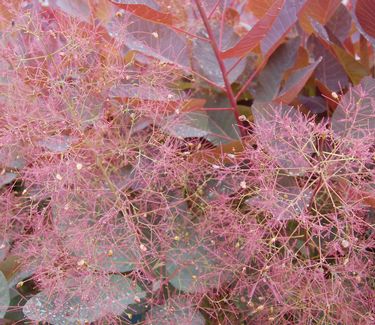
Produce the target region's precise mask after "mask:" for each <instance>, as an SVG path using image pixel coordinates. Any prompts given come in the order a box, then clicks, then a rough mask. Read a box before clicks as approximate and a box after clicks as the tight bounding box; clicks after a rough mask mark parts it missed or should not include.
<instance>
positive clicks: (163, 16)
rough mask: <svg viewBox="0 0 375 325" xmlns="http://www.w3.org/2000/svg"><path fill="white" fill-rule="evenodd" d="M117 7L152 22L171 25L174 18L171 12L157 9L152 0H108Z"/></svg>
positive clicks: (174, 20)
mask: <svg viewBox="0 0 375 325" xmlns="http://www.w3.org/2000/svg"><path fill="white" fill-rule="evenodd" d="M109 1H111V2H112V3H113V4H114V5H116V6H117V7H119V8H121V9H124V10H126V11H128V12H130V13H132V14H133V15H136V16H138V17H141V18H143V19H146V20H150V21H152V22H154V23H158V24H165V25H173V24H174V23H175V22H176V20H177V19H176V18H175V17H174V16H172V15H171V14H168V13H164V12H161V11H159V6H158V5H157V4H156V3H155V2H154V1H152V0H116V1H114V0H109Z"/></svg>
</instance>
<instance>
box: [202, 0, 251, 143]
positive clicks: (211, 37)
mask: <svg viewBox="0 0 375 325" xmlns="http://www.w3.org/2000/svg"><path fill="white" fill-rule="evenodd" d="M195 4H196V5H197V8H198V11H199V14H200V16H201V18H202V20H203V24H204V26H205V28H206V31H207V34H208V39H209V41H210V43H211V46H212V49H213V51H214V53H215V57H216V60H217V62H218V64H219V68H220V71H221V74H222V76H223V81H224V85H225V90H226V93H227V96H228V100H229V102H230V104H231V106H232V107H233V112H234V115H235V118H236V121H237V124H238V127H239V129H240V132H241V136H242V137H244V136H245V135H246V131H245V129H244V128H243V127H242V123H241V120H240V114H239V112H238V108H237V101H236V98H235V96H234V93H233V90H232V87H231V84H230V82H229V80H228V76H227V71H226V68H225V65H224V62H223V59H222V58H221V57H220V50H219V47H218V45H217V43H216V40H215V37H214V33H213V31H212V28H211V26H210V23H209V21H208V17H207V15H206V12H205V11H204V8H203V5H202V2H201V0H195Z"/></svg>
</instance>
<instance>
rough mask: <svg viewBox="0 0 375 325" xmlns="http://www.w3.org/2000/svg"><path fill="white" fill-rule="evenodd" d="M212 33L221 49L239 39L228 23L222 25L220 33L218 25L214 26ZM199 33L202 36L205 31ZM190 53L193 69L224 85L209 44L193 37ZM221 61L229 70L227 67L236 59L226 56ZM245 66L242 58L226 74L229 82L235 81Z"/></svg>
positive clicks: (217, 83) (219, 84)
mask: <svg viewBox="0 0 375 325" xmlns="http://www.w3.org/2000/svg"><path fill="white" fill-rule="evenodd" d="M213 33H214V36H215V39H216V42H217V44H221V47H222V48H223V49H226V48H229V47H231V46H233V44H235V43H236V42H237V41H238V39H239V36H238V35H237V34H236V33H235V32H234V30H233V28H232V27H231V26H228V25H224V28H223V31H222V33H220V27H219V26H218V25H216V26H214V28H213ZM199 34H200V35H201V36H204V34H205V31H204V30H202V31H200V32H199ZM220 36H221V39H220ZM192 54H193V55H192V68H193V70H194V71H196V72H198V73H199V74H201V75H203V76H204V77H206V78H207V79H208V80H210V81H212V82H213V83H215V84H216V85H218V86H220V87H224V79H223V75H222V72H221V70H220V67H219V63H218V61H217V58H216V55H215V53H214V50H213V49H212V46H211V44H210V43H208V42H204V41H202V40H200V39H195V40H194V41H193V53H192ZM223 61H224V65H225V67H226V70H227V71H229V69H231V67H232V66H233V65H234V64H235V63H236V62H237V59H235V58H228V59H225V60H223ZM245 67H246V61H245V60H242V61H241V62H240V63H239V64H237V66H236V67H235V68H234V69H232V70H231V71H230V72H229V74H228V80H229V82H230V83H233V82H234V81H236V80H237V78H238V77H239V76H240V75H241V74H242V72H243V71H244V69H245Z"/></svg>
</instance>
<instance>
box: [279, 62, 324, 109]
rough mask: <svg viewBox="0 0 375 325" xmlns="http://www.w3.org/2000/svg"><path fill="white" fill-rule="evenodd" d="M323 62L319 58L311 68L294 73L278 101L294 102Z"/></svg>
mask: <svg viewBox="0 0 375 325" xmlns="http://www.w3.org/2000/svg"><path fill="white" fill-rule="evenodd" d="M321 60H322V58H319V59H318V60H317V61H315V62H314V63H312V64H310V65H309V66H307V67H305V68H302V69H298V70H296V71H295V72H293V73H292V74H291V75H290V77H289V79H288V80H287V81H286V83H285V86H284V88H283V89H282V90H281V92H280V94H279V96H278V97H277V99H276V100H277V101H280V102H283V103H286V104H288V103H290V102H292V101H293V99H294V98H295V97H296V96H297V95H298V93H299V92H300V91H301V90H302V88H303V87H304V86H305V83H306V82H307V80H309V78H310V76H311V75H312V73H313V72H314V70H315V68H316V67H317V65H318V64H319V63H320V61H321Z"/></svg>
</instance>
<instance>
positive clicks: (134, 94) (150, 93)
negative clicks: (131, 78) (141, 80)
mask: <svg viewBox="0 0 375 325" xmlns="http://www.w3.org/2000/svg"><path fill="white" fill-rule="evenodd" d="M109 96H110V97H114V98H124V99H125V98H135V99H140V100H149V101H162V102H167V101H173V100H178V99H179V98H178V96H177V95H176V94H174V93H172V92H170V91H168V90H167V89H162V88H156V87H152V86H151V85H147V84H146V85H138V84H135V83H134V84H130V83H126V84H120V85H117V86H114V87H112V88H111V89H110V92H109Z"/></svg>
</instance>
